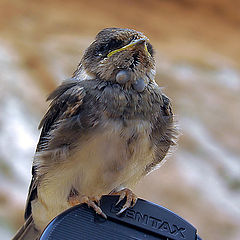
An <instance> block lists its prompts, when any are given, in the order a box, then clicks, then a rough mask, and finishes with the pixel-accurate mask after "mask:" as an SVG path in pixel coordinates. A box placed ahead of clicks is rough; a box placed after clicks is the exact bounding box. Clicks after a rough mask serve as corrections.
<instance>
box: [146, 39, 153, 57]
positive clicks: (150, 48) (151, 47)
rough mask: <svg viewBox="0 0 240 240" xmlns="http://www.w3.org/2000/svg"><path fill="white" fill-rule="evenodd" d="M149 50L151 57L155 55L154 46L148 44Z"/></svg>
mask: <svg viewBox="0 0 240 240" xmlns="http://www.w3.org/2000/svg"><path fill="white" fill-rule="evenodd" d="M147 50H148V52H149V53H150V55H151V56H153V54H154V50H153V46H152V45H151V44H150V43H148V42H147Z"/></svg>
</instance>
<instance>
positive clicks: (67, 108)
mask: <svg viewBox="0 0 240 240" xmlns="http://www.w3.org/2000/svg"><path fill="white" fill-rule="evenodd" d="M84 96H85V91H84V88H83V87H82V86H81V85H80V84H79V82H77V81H71V80H68V81H66V82H64V83H63V84H62V85H60V86H59V87H58V88H57V89H56V90H55V91H54V92H52V93H51V94H50V96H49V97H48V99H47V100H52V102H51V104H50V107H49V110H48V111H47V113H46V114H45V116H44V117H43V119H42V121H41V122H40V125H39V128H42V132H41V135H40V139H39V142H38V145H37V150H36V153H39V152H42V151H44V150H47V149H49V134H50V132H51V131H53V130H54V129H55V128H56V127H57V126H58V125H57V123H58V122H60V121H64V119H67V118H73V117H74V116H76V115H77V114H78V113H79V112H80V111H81V106H82V102H83V98H84ZM38 182H39V178H38V176H37V174H36V166H33V168H32V181H31V184H30V187H29V192H28V198H27V202H26V208H25V219H28V218H29V216H30V215H31V201H32V200H34V199H35V198H36V197H37V186H38Z"/></svg>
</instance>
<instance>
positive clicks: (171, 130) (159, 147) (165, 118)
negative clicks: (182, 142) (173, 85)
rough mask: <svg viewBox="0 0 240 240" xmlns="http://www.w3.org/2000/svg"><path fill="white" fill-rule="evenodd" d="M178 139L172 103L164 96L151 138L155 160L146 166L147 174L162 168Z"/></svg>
mask: <svg viewBox="0 0 240 240" xmlns="http://www.w3.org/2000/svg"><path fill="white" fill-rule="evenodd" d="M177 137H178V130H177V127H176V122H175V121H174V115H173V113H172V108H171V102H170V100H169V99H168V97H167V96H165V95H164V94H162V104H161V106H160V109H159V114H158V117H157V118H156V120H155V122H154V124H153V128H152V133H151V136H150V138H151V141H152V144H153V146H154V159H153V162H152V163H150V164H149V165H147V166H146V169H145V174H148V173H150V172H151V171H153V170H154V169H156V168H157V167H158V166H161V164H162V160H163V159H164V158H165V157H166V155H167V153H168V152H169V149H170V148H171V147H172V146H174V145H176V140H177Z"/></svg>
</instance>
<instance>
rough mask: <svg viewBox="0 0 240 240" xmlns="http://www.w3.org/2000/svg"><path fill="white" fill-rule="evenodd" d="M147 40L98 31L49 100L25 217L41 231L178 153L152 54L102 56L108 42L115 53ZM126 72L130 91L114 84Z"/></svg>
mask: <svg viewBox="0 0 240 240" xmlns="http://www.w3.org/2000/svg"><path fill="white" fill-rule="evenodd" d="M114 37H115V38H114ZM142 37H143V35H142V34H141V33H139V32H136V31H134V30H128V29H115V28H113V29H106V30H103V31H101V32H100V33H99V34H98V35H97V37H96V41H94V42H93V43H92V44H91V45H90V47H89V48H88V49H87V51H86V52H85V54H84V56H83V59H82V61H81V62H80V64H79V67H78V69H77V71H76V72H75V73H74V75H73V78H72V79H70V80H68V81H65V82H63V84H62V85H61V86H59V87H58V88H57V89H56V90H55V91H54V92H53V93H52V94H51V95H50V96H49V98H48V100H52V102H51V104H50V108H49V110H48V112H47V113H46V115H45V116H44V118H43V120H42V121H41V123H40V126H39V127H40V128H41V127H42V132H41V136H40V140H39V143H38V146H37V150H36V155H35V158H34V162H33V169H32V174H33V177H32V182H31V185H30V188H29V195H28V200H27V205H26V211H25V218H26V219H27V218H28V217H29V216H31V215H33V219H34V222H35V224H36V226H37V228H39V229H43V228H44V226H45V225H46V224H47V223H48V222H49V221H50V220H51V219H52V218H53V217H55V216H56V215H57V214H59V213H60V212H62V211H63V210H65V209H67V208H69V207H70V206H69V204H68V202H67V199H68V197H69V195H70V194H71V193H72V192H76V193H79V194H84V195H90V196H91V195H92V196H94V195H96V196H101V195H102V194H108V193H109V192H110V191H111V190H113V189H117V188H121V187H133V186H134V185H135V184H136V183H137V182H138V181H139V180H140V179H141V177H143V176H144V175H146V174H148V173H149V172H151V171H152V170H154V169H155V168H156V167H157V166H158V165H159V164H160V163H161V162H162V161H163V159H164V158H165V156H166V154H167V153H168V152H169V149H170V147H171V146H174V145H175V140H176V137H177V128H176V125H175V121H174V116H173V113H172V109H171V104H170V101H169V99H168V98H167V97H166V96H165V95H164V94H163V93H162V91H161V88H160V87H159V86H158V85H157V84H156V83H155V81H154V75H155V63H154V58H153V55H152V54H153V51H152V46H151V45H150V44H149V43H147V44H148V49H149V51H150V52H151V53H150V54H149V53H148V54H146V52H145V51H146V50H145V48H144V47H142V46H136V47H135V48H134V49H129V50H127V51H126V50H124V51H121V52H119V53H117V54H114V55H113V56H111V57H110V58H106V56H107V53H108V52H107V50H106V49H104V48H103V50H100V49H101V47H102V46H105V45H106V43H107V41H109V43H108V47H109V48H110V50H114V49H116V48H117V47H118V48H119V47H121V46H123V45H126V44H128V43H129V41H131V40H132V39H138V38H139V39H140V38H142ZM113 38H114V39H117V41H120V40H121V41H122V42H121V44H119V42H117V43H116V41H115V42H113V41H112V40H111V39H113ZM109 39H110V40H109ZM119 39H120V40H119ZM114 44H115V45H114ZM116 44H117V45H116ZM101 51H102V52H101ZM108 51H109V50H108ZM99 52H100V53H99ZM126 59H128V61H126ZM122 69H123V70H124V69H127V71H130V72H131V76H132V77H131V80H130V81H128V82H126V83H125V84H119V83H117V82H116V80H115V79H116V74H117V73H118V71H119V70H122ZM140 78H141V79H143V80H141V81H143V82H144V85H143V86H144V87H143V89H142V88H141V91H138V88H134V84H135V83H136V82H137V81H138V79H140ZM46 209H48V210H46Z"/></svg>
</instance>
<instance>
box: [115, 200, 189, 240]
mask: <svg viewBox="0 0 240 240" xmlns="http://www.w3.org/2000/svg"><path fill="white" fill-rule="evenodd" d="M119 210H120V208H119V207H116V206H115V205H114V204H113V205H112V206H111V212H112V213H117V212H118V211H119ZM123 216H124V217H125V218H129V219H131V220H132V221H136V222H138V223H140V224H143V225H147V226H149V227H151V228H153V229H154V230H158V231H160V232H165V233H168V234H170V235H172V236H177V235H178V237H181V238H183V239H185V235H184V232H185V230H186V229H185V228H184V227H180V226H177V225H175V224H170V223H169V222H167V221H166V220H162V219H159V218H155V217H152V216H150V215H147V214H145V213H141V212H139V211H135V210H133V209H127V210H126V211H125V212H124V215H123Z"/></svg>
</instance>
